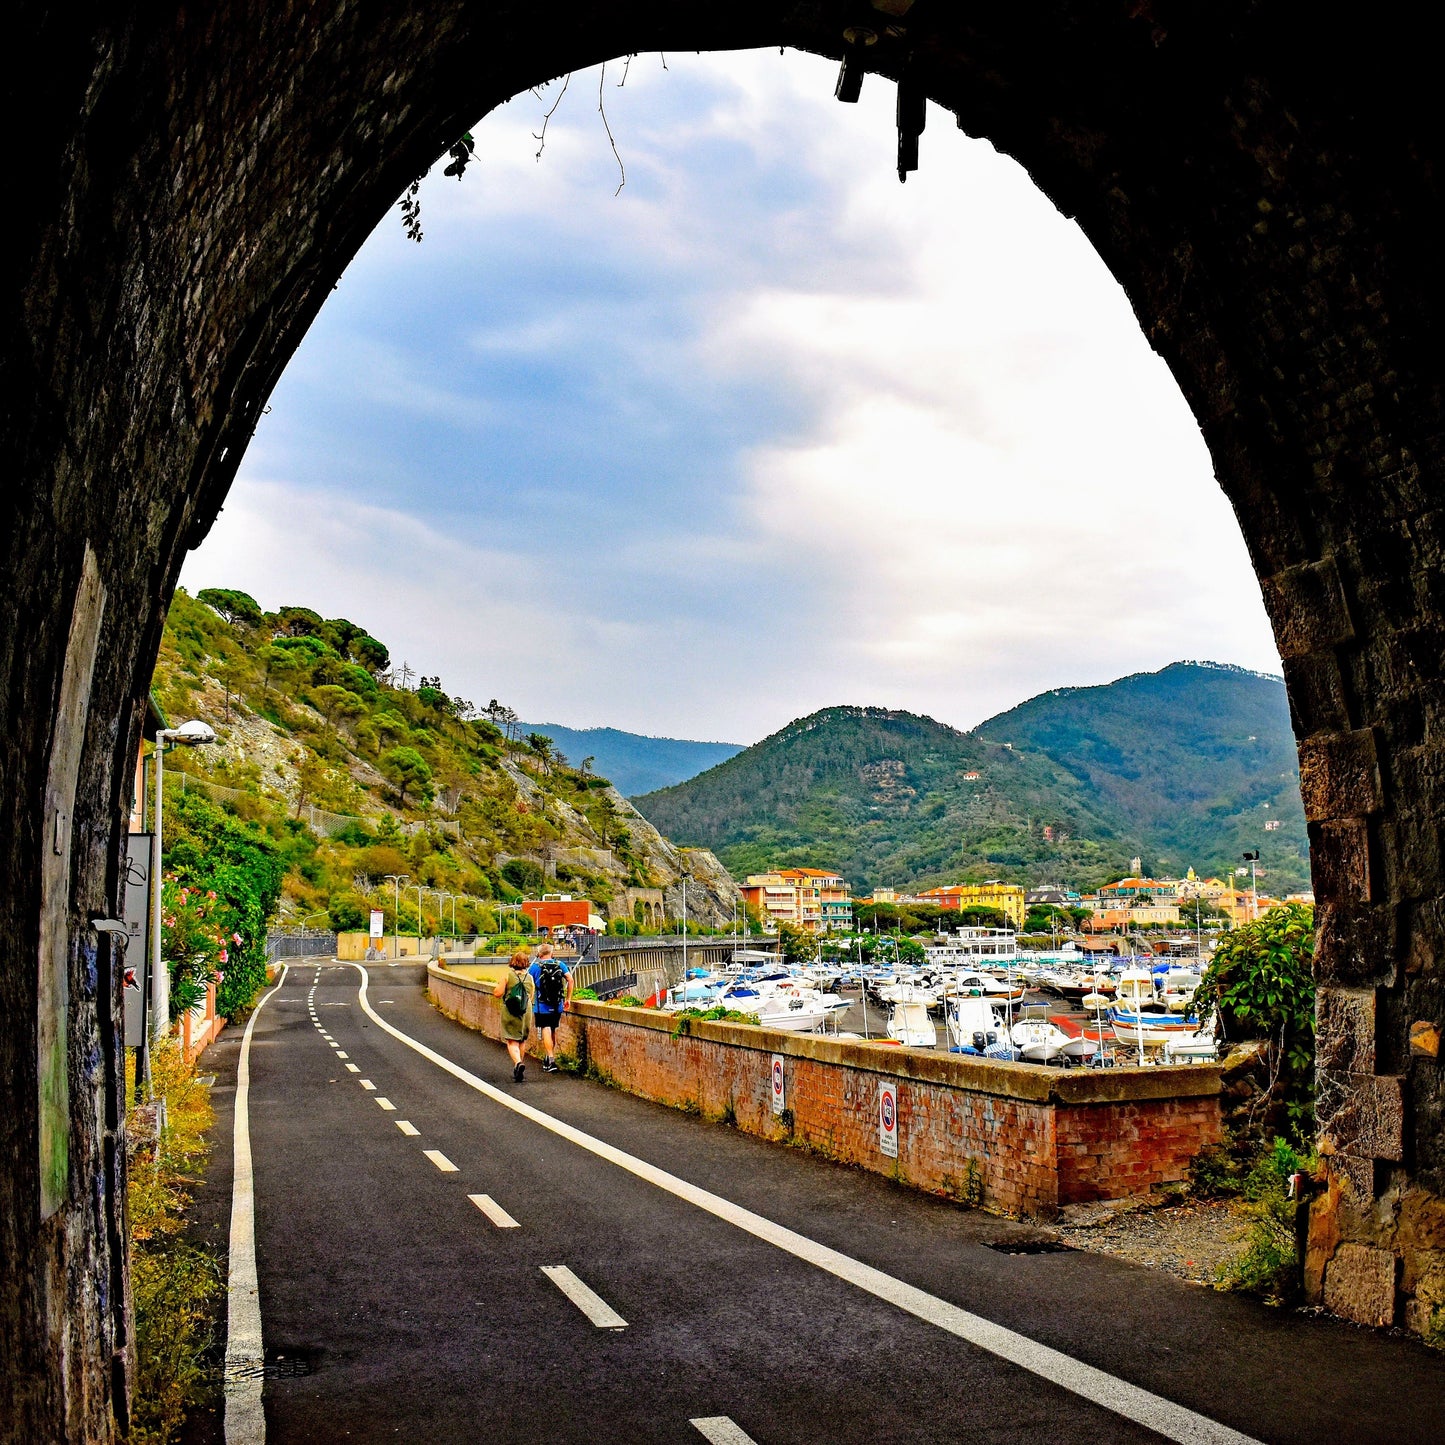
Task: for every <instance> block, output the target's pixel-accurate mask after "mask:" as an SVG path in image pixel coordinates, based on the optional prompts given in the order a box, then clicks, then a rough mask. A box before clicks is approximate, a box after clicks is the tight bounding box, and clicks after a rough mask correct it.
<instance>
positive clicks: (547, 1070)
mask: <svg viewBox="0 0 1445 1445" xmlns="http://www.w3.org/2000/svg"><path fill="white" fill-rule="evenodd" d="M542 1072H543V1073H544V1074H555V1073H556V1072H557V1060H556V1059H548V1060H546V1062H545V1063H543V1065H542Z"/></svg>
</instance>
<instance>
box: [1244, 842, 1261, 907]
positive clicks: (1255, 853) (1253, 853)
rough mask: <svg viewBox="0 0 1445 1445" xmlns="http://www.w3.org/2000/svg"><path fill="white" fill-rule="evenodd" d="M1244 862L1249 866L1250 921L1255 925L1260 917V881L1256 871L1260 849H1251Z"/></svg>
mask: <svg viewBox="0 0 1445 1445" xmlns="http://www.w3.org/2000/svg"><path fill="white" fill-rule="evenodd" d="M1244 861H1245V862H1246V863H1248V864H1249V921H1250V922H1251V923H1253V922H1254V921H1255V920H1256V919H1257V918H1258V917H1259V879H1258V877H1257V876H1256V874H1255V871H1254V869H1255V865H1256V864H1257V863H1258V862H1259V849H1258V848H1251V849H1250V850H1249V852H1248V853H1246V854H1245V855H1244Z"/></svg>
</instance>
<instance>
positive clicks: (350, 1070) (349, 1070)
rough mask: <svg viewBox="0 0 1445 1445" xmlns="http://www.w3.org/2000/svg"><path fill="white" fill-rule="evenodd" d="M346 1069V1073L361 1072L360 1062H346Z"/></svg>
mask: <svg viewBox="0 0 1445 1445" xmlns="http://www.w3.org/2000/svg"><path fill="white" fill-rule="evenodd" d="M346 1071H347V1073H350V1074H359V1073H360V1072H361V1065H360V1064H347V1066H346Z"/></svg>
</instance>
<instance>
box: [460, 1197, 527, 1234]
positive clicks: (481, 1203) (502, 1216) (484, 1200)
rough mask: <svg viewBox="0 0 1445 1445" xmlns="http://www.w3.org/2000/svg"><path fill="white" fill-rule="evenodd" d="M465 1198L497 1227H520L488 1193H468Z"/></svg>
mask: <svg viewBox="0 0 1445 1445" xmlns="http://www.w3.org/2000/svg"><path fill="white" fill-rule="evenodd" d="M467 1198H468V1199H470V1200H471V1201H472V1203H473V1204H475V1205H476V1206H477V1208H478V1209H480V1210H481V1211H482V1213H483V1214H485V1215H486V1216H487V1218H488V1219H490V1220H491V1221H492V1223H493V1224H495V1225H496V1226H497V1228H498V1229H520V1228H521V1227H522V1226H521V1225H520V1224H518V1223H517V1221H516V1220H515V1219H513V1218H512V1216H511V1215H510V1214H508V1213H507V1211H506V1210H505V1209H503V1208H502V1206H501V1205H500V1204H498V1203H497V1201H496V1200H495V1199H493V1198H492V1196H491V1195H490V1194H468V1195H467Z"/></svg>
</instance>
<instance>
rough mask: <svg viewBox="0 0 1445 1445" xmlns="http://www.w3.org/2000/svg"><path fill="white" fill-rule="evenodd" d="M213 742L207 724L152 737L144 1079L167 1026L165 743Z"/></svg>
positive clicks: (166, 730) (213, 734)
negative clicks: (163, 923) (153, 770)
mask: <svg viewBox="0 0 1445 1445" xmlns="http://www.w3.org/2000/svg"><path fill="white" fill-rule="evenodd" d="M215 741H216V732H215V729H214V728H212V727H211V726H210V725H209V724H208V723H203V722H199V721H197V720H195V719H193V720H192V721H190V722H187V723H182V724H181V725H180V727H178V728H162V729H161V730H160V731H159V732H157V733H156V747H155V760H156V796H155V806H154V808H153V809H152V814H153V822H154V826H155V832H154V833H152V834H151V988H150V1012H151V1017H150V1027H149V1028H148V1029H145V1030H143V1036H144V1038H145V1041H146V1042H145V1046H144V1047H145V1057H144V1058H143V1059H142V1061H141V1065H142V1069H143V1071H144V1075H145V1077H146V1078H147V1079H149V1077H150V1067H151V1051H150V1043H151V1040H152V1039H160V1038H162V1037H164V1035H165V1033H166V1030H167V1029H169V1028H170V1025H171V992H170V979H169V976H168V975H167V973H166V966H165V963H164V962H163V961H162V959H161V830H162V826H163V822H164V817H165V802H164V799H163V795H162V787H163V784H164V779H165V772H166V764H165V757H166V743H167V742H172V743H175V744H176V745H177V746H178V747H186V748H194V747H200V746H203V745H204V744H206V743H213V742H215Z"/></svg>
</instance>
